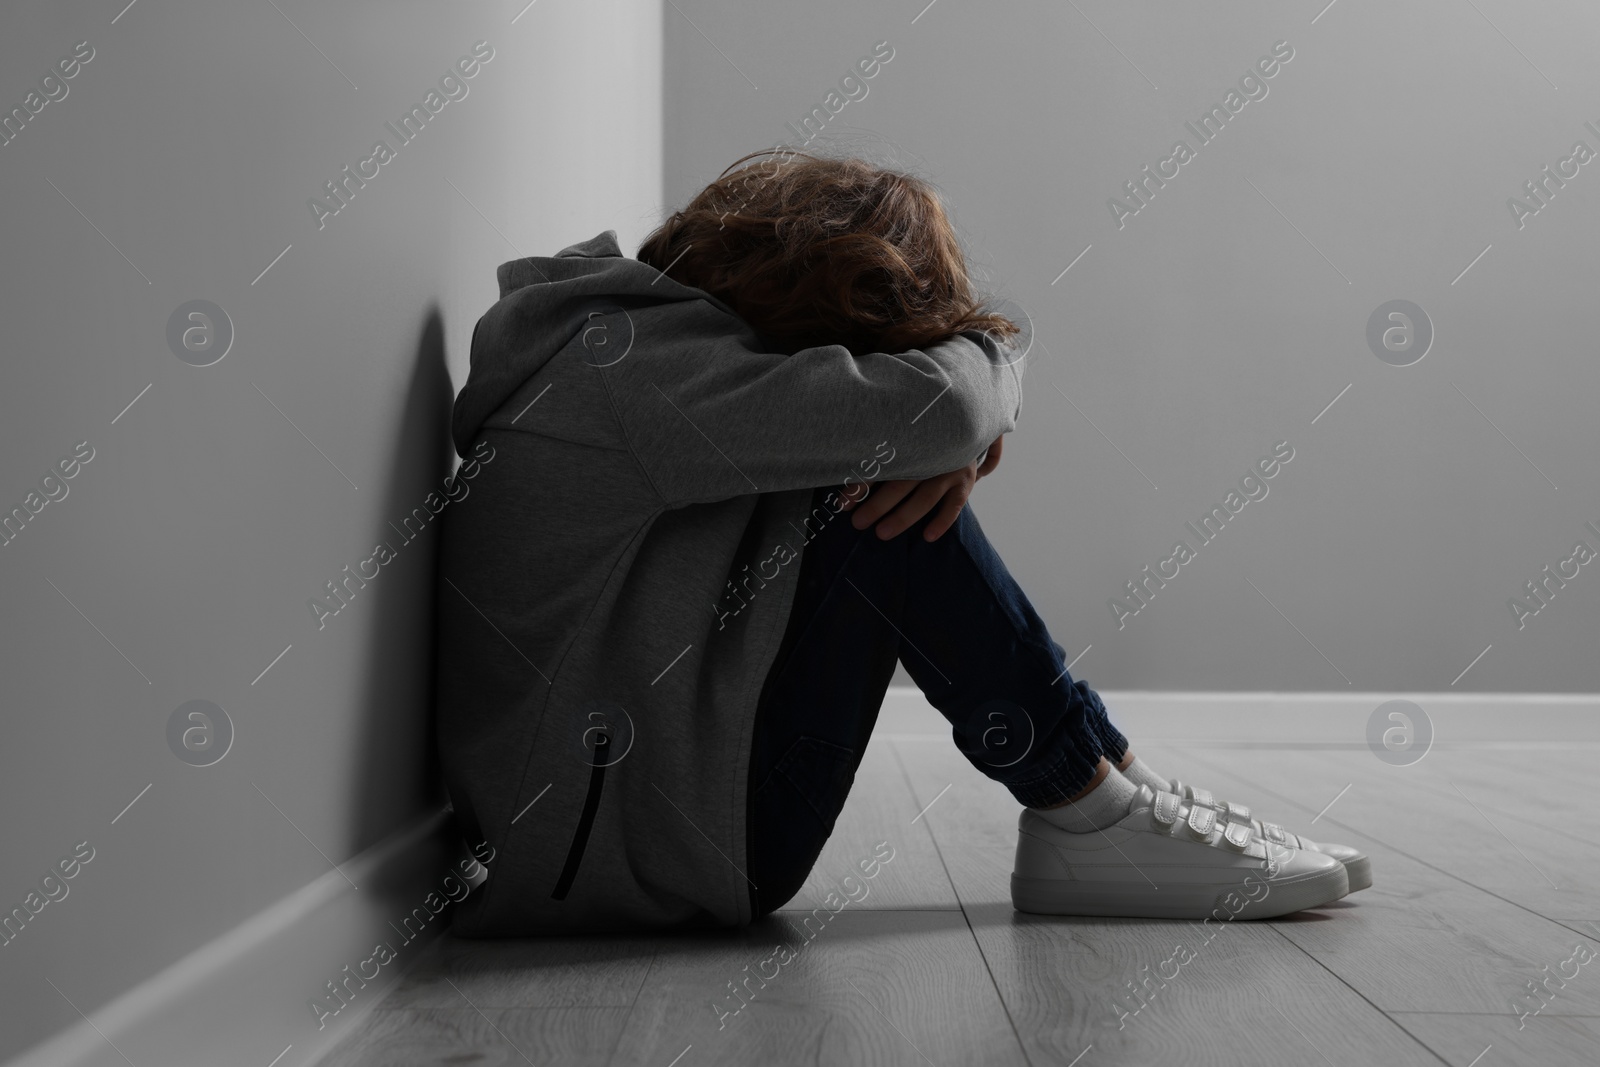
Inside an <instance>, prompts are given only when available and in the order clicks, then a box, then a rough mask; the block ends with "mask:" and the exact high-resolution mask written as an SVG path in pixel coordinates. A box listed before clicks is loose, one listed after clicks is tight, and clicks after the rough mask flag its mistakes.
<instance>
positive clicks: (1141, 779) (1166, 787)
mask: <svg viewBox="0 0 1600 1067" xmlns="http://www.w3.org/2000/svg"><path fill="white" fill-rule="evenodd" d="M1122 776H1123V777H1124V778H1126V779H1128V781H1130V782H1132V783H1133V784H1134V786H1135V788H1137V787H1138V786H1141V785H1147V786H1149V787H1150V789H1151V791H1152V792H1156V793H1170V792H1172V783H1171V782H1169V781H1167V780H1166V779H1165V778H1163V777H1161V776H1160V775H1159V774H1157V773H1156V772H1155V771H1153V770H1151V769H1150V764H1148V763H1146V762H1145V761H1144V760H1142V759H1140V758H1139V757H1138V756H1135V757H1133V762H1132V763H1130V764H1128V766H1127V767H1125V768H1124V769H1123V771H1122Z"/></svg>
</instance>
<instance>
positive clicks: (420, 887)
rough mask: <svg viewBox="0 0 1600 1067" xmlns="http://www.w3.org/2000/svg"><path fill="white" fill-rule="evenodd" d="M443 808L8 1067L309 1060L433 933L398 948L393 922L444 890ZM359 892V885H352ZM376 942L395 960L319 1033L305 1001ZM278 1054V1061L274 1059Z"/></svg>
mask: <svg viewBox="0 0 1600 1067" xmlns="http://www.w3.org/2000/svg"><path fill="white" fill-rule="evenodd" d="M448 826H449V819H448V815H447V813H446V812H443V811H437V812H433V813H431V814H428V815H426V816H423V817H422V818H420V819H417V820H416V821H414V822H413V823H411V824H410V825H409V826H406V827H405V828H404V829H402V830H401V831H399V832H398V833H395V834H393V835H391V836H390V837H388V838H386V839H384V840H383V841H381V842H379V843H378V844H376V845H374V846H372V847H371V848H368V849H366V850H365V851H363V852H361V853H360V854H358V855H357V856H355V857H353V858H352V859H350V860H349V861H347V862H345V863H342V864H340V866H339V869H338V870H330V871H329V872H328V873H327V874H325V875H323V876H321V877H319V878H317V879H316V880H315V881H313V882H311V883H309V884H308V885H305V886H302V887H301V888H300V889H298V890H296V891H295V892H293V893H291V894H289V895H288V896H286V897H283V898H282V899H280V900H278V901H277V902H276V903H274V904H272V905H270V906H269V907H267V908H265V909H263V910H262V911H260V912H257V913H256V914H255V915H252V916H251V917H250V918H248V919H246V920H245V921H244V922H242V923H240V924H239V925H238V926H236V927H234V928H233V929H231V930H229V931H228V932H227V933H225V934H223V935H222V936H220V937H218V938H216V939H214V940H212V941H210V942H208V943H207V944H205V945H202V946H201V947H200V948H198V949H196V950H195V951H193V952H191V953H189V955H187V956H185V957H183V958H182V959H180V960H178V961H177V962H176V963H174V964H172V965H171V966H169V967H167V968H166V969H165V970H162V971H160V972H159V973H157V974H154V975H152V976H151V977H149V978H148V979H146V980H145V981H143V982H141V983H140V984H139V985H137V986H135V987H134V988H132V989H130V990H128V991H127V992H125V993H123V994H122V995H121V996H119V997H117V998H116V999H115V1000H113V1001H111V1002H109V1003H107V1004H105V1005H103V1006H101V1007H99V1008H96V1009H95V1010H94V1011H92V1012H91V1013H90V1014H89V1015H88V1016H87V1017H86V1018H81V1019H80V1020H79V1021H78V1022H77V1023H76V1024H75V1025H73V1026H70V1027H68V1028H67V1029H65V1030H63V1031H61V1032H59V1033H57V1034H56V1035H54V1036H53V1037H50V1038H48V1039H46V1040H45V1041H43V1042H40V1043H39V1044H37V1045H35V1046H33V1047H32V1048H31V1049H28V1050H27V1051H25V1052H23V1053H22V1054H21V1055H19V1056H17V1057H15V1058H13V1059H12V1060H10V1061H9V1062H8V1063H7V1064H6V1067H127V1065H128V1064H129V1063H133V1064H136V1065H138V1067H157V1065H159V1067H187V1065H189V1064H194V1065H196V1067H215V1065H216V1064H222V1063H231V1064H249V1065H251V1067H304V1065H306V1064H308V1063H311V1062H314V1061H315V1059H316V1058H318V1057H320V1056H321V1055H322V1054H323V1053H324V1052H326V1051H327V1049H328V1048H329V1047H330V1046H331V1045H332V1044H333V1043H334V1042H336V1041H337V1040H338V1039H339V1038H341V1037H343V1036H344V1035H345V1034H346V1033H348V1032H349V1031H350V1030H351V1028H352V1027H353V1026H354V1025H355V1024H356V1023H357V1022H359V1019H360V1016H361V1015H364V1014H365V1012H366V1011H368V1010H370V1009H371V1006H372V1005H373V1004H375V1003H376V1002H377V1001H378V999H379V998H380V997H382V996H383V994H384V993H385V992H387V990H388V989H389V988H390V987H391V986H393V984H394V982H395V980H396V979H397V978H398V977H399V975H400V974H401V973H402V972H403V971H404V970H405V968H406V967H408V966H410V964H411V963H412V962H414V961H415V959H416V958H417V957H418V956H419V955H420V954H421V952H422V951H423V950H425V948H426V947H427V944H428V943H430V942H431V941H432V939H433V938H434V937H436V936H437V935H438V933H439V932H440V929H441V928H442V927H443V926H444V922H445V921H447V919H448V912H445V913H444V914H443V917H442V918H441V919H439V920H435V921H434V922H432V923H431V924H429V925H428V926H426V927H424V928H423V929H422V931H421V932H420V933H419V934H418V935H417V936H415V937H413V938H412V939H411V940H410V941H409V942H407V943H404V945H403V947H401V946H400V937H399V936H398V935H397V934H396V933H394V932H392V930H391V927H390V923H391V921H395V920H398V919H399V918H400V917H401V916H403V915H404V914H406V913H407V912H409V911H410V909H411V907H412V905H413V904H420V903H421V902H422V900H423V897H424V895H425V894H427V893H428V892H429V891H430V890H431V889H434V888H437V886H438V884H439V878H440V876H442V875H443V873H444V868H445V866H446V865H447V864H448V863H449V862H450V861H451V860H452V859H453V858H454V849H455V847H456V845H457V844H459V843H458V842H455V841H452V840H449V839H448V838H449V834H448V832H447V831H448ZM357 887H360V888H357ZM377 941H388V942H391V943H394V944H396V946H397V954H398V959H396V960H395V961H394V962H393V963H391V964H390V965H388V966H385V967H382V968H381V969H380V972H379V974H378V977H377V978H375V979H373V980H371V981H370V982H368V983H367V984H366V986H365V988H362V989H360V990H359V991H358V992H356V993H355V994H354V995H353V996H352V999H351V1001H350V1003H349V1004H348V1005H347V1006H346V1007H345V1008H343V1009H342V1010H341V1011H340V1012H339V1013H338V1014H337V1015H336V1016H332V1017H329V1018H325V1019H324V1020H322V1021H323V1026H322V1028H320V1029H319V1028H318V1026H317V1022H318V1018H317V1014H316V1013H315V1012H314V1011H313V1010H312V1008H311V1007H310V1001H311V999H312V998H313V997H316V996H318V995H326V989H325V986H324V983H326V982H327V981H329V980H330V979H333V978H335V977H338V976H339V975H340V970H341V968H343V967H344V966H345V965H346V964H350V965H352V966H354V965H357V964H359V963H360V962H361V961H363V960H365V959H367V958H368V957H370V956H371V955H372V950H373V945H374V943H375V942H377ZM274 1057H277V1059H274Z"/></svg>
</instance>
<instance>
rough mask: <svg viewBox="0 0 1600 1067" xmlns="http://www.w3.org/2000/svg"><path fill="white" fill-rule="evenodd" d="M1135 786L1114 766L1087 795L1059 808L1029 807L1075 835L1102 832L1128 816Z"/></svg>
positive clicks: (1136, 787)
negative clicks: (1094, 831)
mask: <svg viewBox="0 0 1600 1067" xmlns="http://www.w3.org/2000/svg"><path fill="white" fill-rule="evenodd" d="M1138 795H1139V787H1138V786H1137V785H1135V784H1134V783H1132V782H1130V781H1128V779H1126V778H1124V777H1123V776H1122V773H1121V772H1120V771H1118V770H1117V769H1116V768H1115V767H1112V768H1111V773H1110V774H1108V775H1106V776H1105V778H1104V779H1102V780H1101V782H1100V784H1099V785H1097V786H1095V787H1094V788H1093V789H1092V790H1090V791H1089V793H1088V795H1087V796H1084V797H1082V798H1080V799H1078V800H1074V801H1073V802H1072V803H1070V804H1063V805H1062V806H1061V807H1059V808H1033V809H1032V810H1033V811H1035V812H1037V813H1038V814H1040V815H1042V816H1044V818H1046V819H1048V820H1049V821H1050V822H1051V823H1053V824H1055V825H1056V826H1059V827H1060V828H1061V829H1063V830H1067V831H1069V832H1071V833H1075V834H1086V833H1089V832H1090V831H1092V830H1102V829H1104V828H1105V827H1107V826H1110V825H1111V824H1112V823H1115V822H1118V821H1119V820H1121V819H1122V818H1123V816H1125V815H1127V814H1128V808H1129V807H1131V806H1132V803H1133V798H1134V797H1136V796H1138Z"/></svg>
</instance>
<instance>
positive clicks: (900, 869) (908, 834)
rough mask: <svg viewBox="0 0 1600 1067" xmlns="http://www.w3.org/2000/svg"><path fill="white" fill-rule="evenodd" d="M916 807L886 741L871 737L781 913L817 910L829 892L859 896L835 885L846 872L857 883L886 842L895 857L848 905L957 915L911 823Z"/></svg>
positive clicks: (930, 849)
mask: <svg viewBox="0 0 1600 1067" xmlns="http://www.w3.org/2000/svg"><path fill="white" fill-rule="evenodd" d="M919 807H920V805H918V804H917V803H916V802H915V798H914V797H913V796H912V793H911V789H910V787H909V786H908V785H907V784H906V779H905V775H904V774H902V773H901V771H900V764H899V761H898V760H896V759H895V754H894V751H893V748H892V745H891V742H890V741H888V740H887V739H886V738H885V737H884V736H882V735H874V736H873V738H872V740H871V741H870V742H869V743H868V744H867V750H866V752H865V753H864V754H863V755H862V757H861V766H860V768H858V769H857V771H856V781H855V784H854V785H853V786H852V787H851V789H850V797H849V799H848V800H846V801H845V806H844V810H843V811H841V812H840V813H839V818H838V821H837V822H836V823H835V824H834V828H833V834H832V836H830V837H829V838H828V843H827V844H826V845H825V846H823V849H822V855H820V856H818V857H817V864H816V866H815V867H813V868H812V871H811V876H810V877H809V878H807V879H806V883H805V885H803V886H801V888H800V891H799V892H798V893H796V894H795V897H794V899H793V900H792V901H790V902H789V903H788V904H786V905H784V907H783V908H782V909H780V910H787V911H809V910H810V909H812V908H815V907H819V906H821V905H822V902H823V900H824V899H825V897H826V896H827V894H828V892H829V891H830V890H832V891H834V892H836V893H838V894H840V895H841V896H842V895H845V894H846V892H847V890H848V891H849V892H853V893H855V894H856V895H858V896H859V895H860V894H861V892H862V891H861V890H859V889H851V888H849V887H845V886H843V885H842V880H843V879H844V878H845V877H846V876H849V875H852V874H853V875H855V877H856V878H857V880H858V882H859V881H860V869H859V864H860V862H861V861H862V860H868V861H870V860H871V858H872V857H873V855H874V850H875V849H876V848H877V846H878V843H879V842H885V841H886V842H888V844H889V846H890V847H891V848H892V849H893V850H894V859H893V860H891V861H890V862H889V863H888V864H886V865H885V866H884V868H883V869H882V870H881V871H879V873H878V875H877V876H876V877H875V878H874V879H872V881H871V882H870V883H868V884H867V895H866V896H865V897H863V898H862V899H861V901H860V902H859V903H858V904H857V903H853V904H852V905H851V907H852V908H853V909H855V908H859V909H865V910H880V909H885V908H910V909H915V910H924V911H925V910H929V909H934V910H939V909H942V910H947V911H955V910H957V909H958V908H959V905H958V904H957V903H956V896H955V890H954V889H952V888H951V886H950V879H949V878H948V877H946V876H945V873H944V865H943V864H942V863H940V861H939V853H938V851H937V850H936V849H935V848H934V845H933V838H932V837H931V836H930V835H929V833H928V827H927V824H926V822H925V821H924V820H922V819H918V818H917V811H918V808H919ZM913 820H915V821H913Z"/></svg>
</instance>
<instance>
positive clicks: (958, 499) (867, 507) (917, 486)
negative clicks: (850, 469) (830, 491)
mask: <svg viewBox="0 0 1600 1067" xmlns="http://www.w3.org/2000/svg"><path fill="white" fill-rule="evenodd" d="M1003 440H1004V437H1003V436H1001V437H997V438H995V439H994V443H993V444H991V445H990V446H989V448H988V449H987V451H986V452H985V453H984V455H983V457H982V463H981V464H980V463H979V462H978V460H973V461H972V462H971V463H969V464H967V465H966V466H965V467H961V468H960V469H958V470H953V471H949V472H947V473H945V474H939V475H935V476H934V477H932V478H923V479H915V478H910V479H899V480H895V481H886V482H874V483H873V484H872V490H871V494H870V495H869V496H867V497H866V502H865V503H862V498H861V497H860V496H857V497H856V498H855V499H851V498H850V497H849V496H845V504H844V507H843V509H842V510H844V511H852V510H853V511H855V514H854V515H852V516H851V517H850V522H851V525H853V526H854V527H855V528H856V529H858V530H865V529H866V528H867V527H868V526H871V525H872V524H874V523H877V526H878V528H877V535H878V539H879V540H882V541H888V540H891V539H893V538H895V537H898V536H900V535H901V534H902V533H904V532H905V531H906V530H909V529H910V528H911V527H912V526H913V525H915V524H916V522H917V521H918V520H919V519H921V518H922V517H923V516H924V515H926V514H928V513H929V512H930V511H933V510H934V509H935V508H938V514H937V515H935V516H934V517H933V518H932V519H930V520H929V521H928V524H927V526H925V527H924V528H923V533H922V537H923V540H925V541H937V540H938V539H939V538H940V537H942V536H943V535H944V533H945V531H947V530H949V529H950V527H951V526H954V525H955V521H956V518H957V516H959V515H960V514H961V509H962V508H963V507H965V506H966V503H967V497H969V496H971V495H972V489H973V486H975V485H976V484H977V482H978V479H979V478H982V477H983V476H984V475H986V474H989V473H991V472H992V471H993V470H994V469H995V468H996V467H998V466H999V465H1000V452H1001V449H1002V447H1003V446H1002V441H1003ZM858 505H859V507H858ZM880 520H881V521H880Z"/></svg>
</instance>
